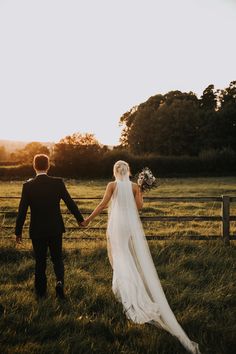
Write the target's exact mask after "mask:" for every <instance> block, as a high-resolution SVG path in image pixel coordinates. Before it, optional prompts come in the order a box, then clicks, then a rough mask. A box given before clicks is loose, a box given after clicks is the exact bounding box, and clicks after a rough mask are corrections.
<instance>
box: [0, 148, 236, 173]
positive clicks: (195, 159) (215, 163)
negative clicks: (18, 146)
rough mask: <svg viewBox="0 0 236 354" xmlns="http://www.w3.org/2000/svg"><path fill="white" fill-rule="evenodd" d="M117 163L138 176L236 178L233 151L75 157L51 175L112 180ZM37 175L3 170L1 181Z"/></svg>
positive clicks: (118, 152) (116, 152)
mask: <svg viewBox="0 0 236 354" xmlns="http://www.w3.org/2000/svg"><path fill="white" fill-rule="evenodd" d="M117 160H125V161H127V162H128V163H129V164H130V167H131V172H132V175H133V176H134V175H135V174H136V173H137V172H139V171H140V170H141V169H142V168H143V167H145V166H148V167H149V168H150V169H151V170H152V172H153V173H154V174H155V175H156V176H159V177H195V176H226V175H235V174H236V154H235V153H234V152H232V151H231V150H229V149H223V150H221V151H216V150H208V151H203V152H202V153H201V154H200V155H199V156H156V155H153V154H152V155H141V156H137V155H133V154H130V153H128V152H127V151H126V150H118V149H117V150H113V151H107V152H105V153H104V154H101V153H98V154H95V153H94V154H92V155H89V154H86V156H84V155H83V154H75V156H74V159H73V160H72V159H70V160H69V161H67V160H66V159H64V160H63V163H61V164H60V163H59V161H58V163H57V164H56V165H55V166H51V168H50V174H51V175H55V176H61V177H66V178H111V177H112V175H113V165H114V163H115V162H116V161H117ZM33 175H34V171H33V167H32V166H31V165H22V166H14V167H0V178H1V179H27V178H29V177H31V176H33Z"/></svg>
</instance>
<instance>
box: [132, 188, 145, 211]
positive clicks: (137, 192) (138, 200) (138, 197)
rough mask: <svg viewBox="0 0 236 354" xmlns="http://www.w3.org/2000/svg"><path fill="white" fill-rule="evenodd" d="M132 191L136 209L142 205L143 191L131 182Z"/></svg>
mask: <svg viewBox="0 0 236 354" xmlns="http://www.w3.org/2000/svg"><path fill="white" fill-rule="evenodd" d="M133 191H134V199H135V202H136V205H137V208H138V209H142V207H143V193H142V192H141V190H140V188H139V186H138V185H137V184H136V183H134V184H133Z"/></svg>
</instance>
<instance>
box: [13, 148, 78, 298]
mask: <svg viewBox="0 0 236 354" xmlns="http://www.w3.org/2000/svg"><path fill="white" fill-rule="evenodd" d="M33 167H34V169H35V172H36V177H35V178H33V179H30V180H29V181H27V182H26V183H24V185H23V189H22V195H21V200H20V204H19V210H18V216H17V220H16V228H15V235H16V242H17V243H19V242H21V240H22V228H23V225H24V222H25V218H26V214H27V210H28V207H30V211H31V215H30V228H29V234H30V238H31V241H32V245H33V250H34V256H35V291H36V295H37V297H39V298H42V297H44V296H45V295H46V289H47V278H46V259H47V250H48V248H49V251H50V255H51V260H52V262H53V266H54V272H55V275H56V280H57V282H56V296H57V297H58V298H61V299H64V298H65V295H64V290H63V286H64V264H63V258H62V234H63V232H65V227H64V223H63V219H62V215H61V211H60V200H61V199H62V200H63V201H64V202H65V204H66V206H67V208H68V209H69V210H70V212H71V213H72V214H73V215H74V217H75V218H76V220H77V222H78V224H79V225H81V223H82V222H83V221H84V219H83V216H82V215H81V213H80V211H79V209H78V207H77V205H76V204H75V202H74V201H73V200H72V198H71V196H70V195H69V193H68V191H67V189H66V187H65V184H64V182H63V180H62V179H61V178H56V177H50V176H48V175H47V172H48V170H49V167H50V164H49V158H48V156H47V155H44V154H38V155H36V156H35V157H34V162H33Z"/></svg>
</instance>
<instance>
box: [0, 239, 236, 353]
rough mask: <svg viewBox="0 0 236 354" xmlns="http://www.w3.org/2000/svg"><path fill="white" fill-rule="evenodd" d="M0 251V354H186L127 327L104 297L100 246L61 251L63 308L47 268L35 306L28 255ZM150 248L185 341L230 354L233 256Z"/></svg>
mask: <svg viewBox="0 0 236 354" xmlns="http://www.w3.org/2000/svg"><path fill="white" fill-rule="evenodd" d="M0 246H1V247H0V263H1V273H0V279H1V283H0V284H1V285H0V294H1V308H0V311H1V317H0V332H1V348H0V349H1V351H0V352H1V353H4V354H8V353H9V354H13V353H17V354H23V353H24V354H28V353H31V354H34V353H35V354H36V353H37V354H39V353H42V354H46V353H55V354H56V353H61V354H65V353H73V354H77V353H101V354H103V353H116V354H118V353H123V354H130V353H133V354H139V353H140V354H143V353H149V354H151V353H152V354H154V353H159V354H162V353H163V354H180V353H185V352H186V351H185V350H184V348H182V346H181V345H180V344H179V342H178V341H177V340H176V339H175V338H173V337H172V336H171V335H170V334H168V333H167V332H165V331H163V330H159V329H157V328H154V327H152V326H150V325H135V324H133V323H131V322H129V321H128V320H127V319H126V317H125V315H124V314H123V312H122V307H121V305H120V304H119V303H117V302H116V300H115V298H114V296H113V294H112V291H111V280H112V271H111V267H110V264H109V262H108V258H107V252H106V245H105V243H104V242H99V243H97V242H96V243H95V242H90V243H83V242H81V243H80V244H73V245H71V244H70V245H69V246H68V244H67V245H66V247H65V252H64V258H65V266H66V277H65V284H66V293H67V297H68V300H67V301H66V302H65V303H64V302H63V303H62V302H60V301H58V300H56V298H55V290H54V276H53V272H52V267H51V265H50V264H49V267H48V283H49V288H48V297H47V298H46V299H45V300H41V301H39V302H37V300H36V299H35V296H34V293H33V258H32V254H31V250H30V248H28V246H25V248H24V249H23V250H22V249H17V248H15V247H14V245H13V244H10V243H6V242H5V243H1V245H0ZM71 246H72V248H71ZM69 247H70V248H69ZM150 247H151V252H152V255H153V259H154V262H155V265H156V268H157V271H158V274H159V277H160V279H161V282H162V285H163V288H164V291H165V293H166V296H167V299H168V300H169V303H170V305H171V307H172V309H173V311H174V313H175V315H176V317H177V319H178V321H179V322H180V323H181V325H182V326H183V328H184V329H185V331H186V332H187V334H188V335H189V336H190V338H191V339H192V340H194V341H197V342H199V343H200V347H201V349H202V353H209V354H212V353H214V354H230V353H232V354H233V353H234V349H235V346H236V338H235V331H236V324H235V318H236V284H235V275H236V274H235V273H236V272H235V259H236V248H235V247H234V246H231V247H225V246H223V245H222V243H221V242H204V243H201V242H198V243H192V244H190V243H186V242H172V241H171V242H162V243H160V242H159V243H157V242H150Z"/></svg>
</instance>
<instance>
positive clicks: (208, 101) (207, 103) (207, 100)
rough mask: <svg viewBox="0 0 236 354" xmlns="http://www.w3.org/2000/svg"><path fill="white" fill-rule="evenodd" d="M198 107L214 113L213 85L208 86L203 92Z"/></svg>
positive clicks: (214, 95)
mask: <svg viewBox="0 0 236 354" xmlns="http://www.w3.org/2000/svg"><path fill="white" fill-rule="evenodd" d="M200 106H201V108H203V109H204V110H206V111H208V110H210V111H215V110H216V108H217V91H215V88H214V85H209V86H207V88H205V90H204V91H203V94H202V96H201V99H200Z"/></svg>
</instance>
